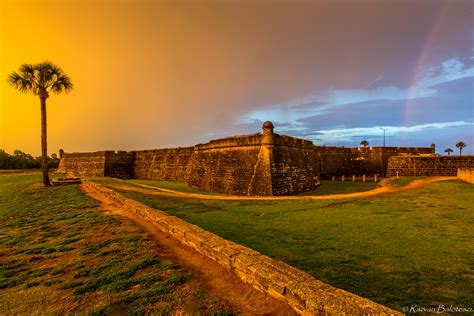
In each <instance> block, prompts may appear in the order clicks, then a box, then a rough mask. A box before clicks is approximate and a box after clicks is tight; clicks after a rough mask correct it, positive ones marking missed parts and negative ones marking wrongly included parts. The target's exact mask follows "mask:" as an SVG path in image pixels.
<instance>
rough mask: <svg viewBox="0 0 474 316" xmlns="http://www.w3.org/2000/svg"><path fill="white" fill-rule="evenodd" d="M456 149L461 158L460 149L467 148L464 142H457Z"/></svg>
mask: <svg viewBox="0 0 474 316" xmlns="http://www.w3.org/2000/svg"><path fill="white" fill-rule="evenodd" d="M456 147H457V148H459V156H461V155H462V149H463V148H464V147H467V145H466V143H464V142H459V143H457V144H456Z"/></svg>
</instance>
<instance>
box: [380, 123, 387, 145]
mask: <svg viewBox="0 0 474 316" xmlns="http://www.w3.org/2000/svg"><path fill="white" fill-rule="evenodd" d="M380 129H381V130H382V131H383V147H385V131H386V130H387V129H386V128H383V127H380Z"/></svg>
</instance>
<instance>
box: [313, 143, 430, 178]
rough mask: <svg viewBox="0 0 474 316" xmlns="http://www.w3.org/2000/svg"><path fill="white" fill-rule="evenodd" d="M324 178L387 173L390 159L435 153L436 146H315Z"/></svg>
mask: <svg viewBox="0 0 474 316" xmlns="http://www.w3.org/2000/svg"><path fill="white" fill-rule="evenodd" d="M315 147H316V152H317V154H318V157H319V159H320V161H321V166H320V174H321V177H322V178H326V179H327V178H330V177H331V176H333V175H335V176H340V175H362V174H381V175H384V174H386V171H387V167H388V160H389V159H390V157H393V156H400V155H434V154H435V147H434V145H431V147H371V148H370V147H365V148H364V147H361V148H355V147H333V146H315Z"/></svg>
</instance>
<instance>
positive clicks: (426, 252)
mask: <svg viewBox="0 0 474 316" xmlns="http://www.w3.org/2000/svg"><path fill="white" fill-rule="evenodd" d="M107 181H108V182H109V183H113V180H107ZM120 192H121V193H123V194H124V195H126V196H128V197H130V198H133V199H136V200H138V201H141V202H143V203H145V204H147V205H149V206H151V207H155V208H157V209H160V210H162V211H165V212H167V213H169V214H172V215H176V216H178V217H180V218H182V219H184V220H186V221H188V222H190V223H193V224H196V225H198V226H200V227H202V228H204V229H207V230H209V231H212V232H214V233H216V234H218V235H220V236H222V237H224V238H226V239H229V240H233V241H235V242H237V243H240V244H242V245H245V246H247V247H250V248H253V249H255V250H258V251H260V252H262V253H264V254H266V255H269V256H271V257H275V258H277V259H280V260H282V261H285V262H287V263H289V264H291V265H293V266H295V267H298V268H300V269H302V270H305V271H307V272H309V273H311V274H312V275H313V276H315V277H316V278H318V279H321V280H324V281H326V282H328V283H330V284H332V285H334V286H336V287H339V288H342V289H345V290H348V291H350V292H353V293H356V294H359V295H361V296H363V297H367V298H369V299H372V300H374V301H376V302H379V303H382V304H384V305H387V306H389V307H392V308H394V309H397V310H402V308H403V307H404V306H411V305H412V304H416V305H418V306H423V307H428V306H433V305H435V306H437V305H438V304H443V305H446V306H449V305H451V304H452V305H453V306H461V307H472V306H470V305H469V304H470V303H472V302H474V286H473V281H472V280H473V278H474V265H473V263H474V233H473V229H472V228H473V227H474V213H473V204H474V187H473V186H472V185H469V184H466V183H463V182H461V181H456V180H453V181H444V182H438V183H432V184H430V185H429V186H427V187H426V188H424V189H421V190H415V191H410V192H405V193H400V194H391V195H386V196H382V197H377V198H357V199H356V198H353V199H343V200H333V201H331V200H314V201H306V200H298V201H206V200H197V199H180V198H174V197H160V196H154V195H147V194H143V193H138V192H131V191H130V192H128V191H120ZM471 305H472V304H471Z"/></svg>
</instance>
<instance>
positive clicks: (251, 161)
mask: <svg viewBox="0 0 474 316" xmlns="http://www.w3.org/2000/svg"><path fill="white" fill-rule="evenodd" d="M60 172H68V173H70V174H72V175H76V176H110V177H117V178H137V179H156V180H166V181H178V182H186V183H188V185H189V186H191V187H196V188H200V189H203V190H206V191H211V192H218V193H223V194H233V195H265V196H267V195H290V194H296V193H299V192H305V191H309V190H313V189H315V188H316V187H317V186H318V185H319V162H318V156H317V155H316V154H315V151H314V146H313V144H312V142H310V141H306V140H303V139H296V138H293V137H288V136H281V135H277V134H274V133H273V124H272V123H271V122H265V123H264V126H263V131H262V133H258V134H253V135H244V136H235V137H229V138H224V139H219V140H213V141H211V142H209V143H206V144H199V145H196V146H193V147H184V148H168V149H158V150H142V151H134V152H113V151H111V152H96V153H73V154H63V156H62V159H61V168H60Z"/></svg>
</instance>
